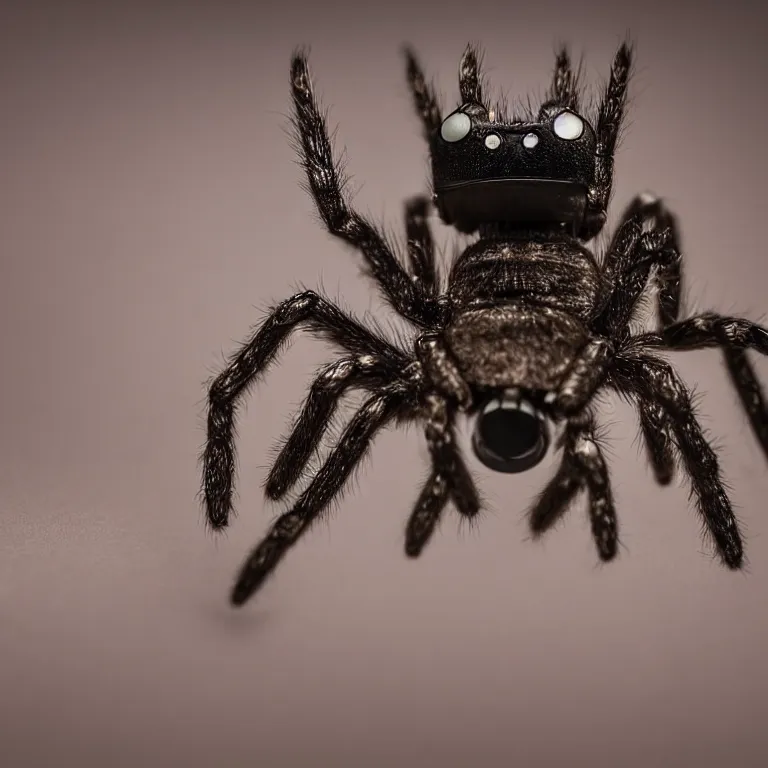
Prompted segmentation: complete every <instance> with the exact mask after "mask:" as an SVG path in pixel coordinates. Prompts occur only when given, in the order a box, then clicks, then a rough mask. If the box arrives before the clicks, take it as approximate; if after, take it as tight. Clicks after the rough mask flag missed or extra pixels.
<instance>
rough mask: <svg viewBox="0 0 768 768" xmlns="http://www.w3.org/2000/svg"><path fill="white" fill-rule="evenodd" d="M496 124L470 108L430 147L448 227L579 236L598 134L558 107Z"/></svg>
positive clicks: (474, 106) (439, 201) (437, 191)
mask: <svg viewBox="0 0 768 768" xmlns="http://www.w3.org/2000/svg"><path fill="white" fill-rule="evenodd" d="M492 118H493V114H492V113H491V114H489V113H488V112H487V111H486V109H485V107H483V106H481V105H478V104H466V105H464V106H462V107H460V108H459V109H458V110H456V111H455V112H452V113H451V114H450V115H448V117H446V118H445V120H444V121H443V123H442V125H441V126H440V130H439V131H438V132H437V133H436V134H435V136H434V137H433V138H432V141H431V142H430V144H431V146H430V149H431V155H432V178H433V185H434V200H435V204H436V206H437V209H438V211H439V212H440V215H441V217H442V218H443V221H445V222H446V223H447V224H452V225H453V226H455V227H456V228H457V229H458V230H460V231H462V232H473V231H474V230H476V229H478V228H479V227H481V226H482V225H484V224H490V223H504V224H509V225H513V226H514V225H520V226H524V227H531V228H534V229H536V228H549V227H557V226H560V225H563V226H565V227H566V228H567V229H568V230H569V231H570V232H573V233H574V234H575V233H577V232H579V231H580V230H581V228H582V225H583V223H584V216H585V214H586V210H587V196H588V194H589V187H590V185H591V183H592V180H593V179H594V175H595V150H596V139H595V132H594V130H593V129H592V127H591V126H590V125H589V123H588V122H587V121H586V119H585V118H584V117H582V116H581V115H579V114H578V113H577V112H575V111H573V110H570V109H565V108H556V107H555V108H548V109H545V110H542V114H541V115H540V119H539V120H538V121H536V122H516V123H508V122H498V121H496V120H495V119H492Z"/></svg>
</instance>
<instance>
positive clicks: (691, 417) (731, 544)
mask: <svg viewBox="0 0 768 768" xmlns="http://www.w3.org/2000/svg"><path fill="white" fill-rule="evenodd" d="M613 379H614V382H615V384H616V386H617V387H619V388H620V390H622V391H623V392H624V393H625V395H629V396H631V395H636V394H640V395H642V396H643V397H645V398H646V399H647V400H653V401H655V402H657V403H659V404H660V405H661V406H662V407H663V408H664V410H665V411H666V415H667V419H668V420H669V422H670V424H671V427H672V430H673V435H674V439H675V443H676V445H677V448H678V450H679V452H680V456H681V458H682V463H683V465H684V467H685V469H686V471H687V473H688V476H689V478H690V481H691V488H692V490H693V496H694V498H695V499H696V506H697V508H698V511H699V514H700V515H701V517H702V519H703V521H704V523H705V525H706V529H707V530H708V531H709V533H710V534H711V535H712V537H713V539H714V541H715V546H716V548H717V551H718V553H719V555H720V558H721V559H722V561H723V562H724V563H725V564H726V565H727V566H728V567H729V568H734V569H736V568H740V567H741V565H742V561H743V557H744V548H743V544H742V540H741V535H740V533H739V526H738V522H737V520H736V517H735V515H734V514H733V509H732V506H731V501H730V499H729V498H728V494H727V492H726V490H725V486H724V484H723V479H722V474H721V471H720V463H719V461H718V458H717V454H716V453H715V451H714V450H713V448H712V447H711V446H710V445H709V443H708V442H707V440H706V439H705V437H704V434H703V432H702V429H701V426H700V425H699V423H698V420H697V419H696V410H695V408H694V406H693V403H692V402H691V395H690V392H689V391H688V389H687V387H686V386H685V384H684V383H683V382H682V380H681V379H680V377H679V375H678V374H677V372H676V371H675V369H674V368H673V367H672V366H671V365H669V363H667V362H666V361H664V360H660V359H657V358H655V357H653V356H651V355H646V354H635V355H632V356H623V355H619V356H617V357H616V360H615V367H614V369H613Z"/></svg>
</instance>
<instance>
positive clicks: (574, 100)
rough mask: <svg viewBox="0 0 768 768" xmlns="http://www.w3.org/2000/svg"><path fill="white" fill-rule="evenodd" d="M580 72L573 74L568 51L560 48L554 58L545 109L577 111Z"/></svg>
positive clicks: (562, 47) (563, 47)
mask: <svg viewBox="0 0 768 768" xmlns="http://www.w3.org/2000/svg"><path fill="white" fill-rule="evenodd" d="M580 74H581V71H580V70H578V71H576V72H574V70H573V67H572V66H571V57H570V55H569V53H568V49H567V48H566V47H565V46H561V47H560V48H559V50H558V51H557V54H556V56H555V69H554V72H553V73H552V84H551V85H550V87H549V91H548V92H547V101H546V103H545V105H544V106H545V107H549V106H559V107H565V108H566V109H572V110H574V111H575V112H578V111H579V101H580V98H579V79H580Z"/></svg>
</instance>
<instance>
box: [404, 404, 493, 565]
mask: <svg viewBox="0 0 768 768" xmlns="http://www.w3.org/2000/svg"><path fill="white" fill-rule="evenodd" d="M425 401H426V403H425V404H426V414H427V415H426V420H427V424H426V427H425V434H426V438H427V446H428V447H429V453H430V456H431V459H432V469H431V472H430V476H429V478H428V480H427V482H426V484H425V485H424V488H423V489H422V491H421V494H420V495H419V498H418V500H417V501H416V506H415V507H414V510H413V512H412V514H411V517H410V519H409V520H408V525H407V527H406V531H405V552H406V554H407V555H408V556H409V557H418V555H420V554H421V551H422V550H423V549H424V546H425V545H426V544H427V542H428V541H429V539H430V538H431V536H432V534H433V532H434V530H435V528H436V527H437V524H438V522H439V520H440V517H441V515H442V512H443V510H444V508H445V505H446V503H447V502H448V498H449V496H450V497H451V498H453V502H454V504H455V505H456V509H457V510H458V512H459V513H460V514H461V515H463V516H464V517H467V518H473V517H475V516H476V515H477V513H478V512H479V510H480V499H479V497H478V493H477V488H476V487H475V483H474V481H473V480H472V476H471V475H470V473H469V470H468V469H467V466H466V464H465V463H464V459H463V457H462V455H461V450H460V448H459V446H458V445H457V444H456V434H455V410H454V409H453V408H451V407H450V405H449V404H448V402H447V400H446V399H445V397H443V396H441V395H438V394H429V395H427V396H426V398H425Z"/></svg>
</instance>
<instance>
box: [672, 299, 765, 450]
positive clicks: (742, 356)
mask: <svg viewBox="0 0 768 768" xmlns="http://www.w3.org/2000/svg"><path fill="white" fill-rule="evenodd" d="M659 336H660V340H661V343H662V344H663V346H664V348H666V349H679V350H689V349H704V348H706V347H721V348H722V349H723V351H724V354H725V358H726V362H727V363H728V370H729V373H730V375H731V380H732V381H733V383H734V385H735V387H736V390H737V392H738V393H739V398H740V399H741V402H742V405H743V407H744V410H745V411H746V412H747V415H748V417H749V421H750V424H751V426H752V430H753V432H754V433H755V436H756V437H757V439H758V441H759V442H760V445H761V447H762V449H763V451H764V452H765V454H766V456H768V408H767V407H766V400H765V394H764V392H763V389H762V387H761V386H760V383H759V382H758V379H757V376H756V374H755V372H754V369H753V368H752V365H751V363H750V362H749V360H748V359H747V356H746V353H747V350H749V349H753V350H756V351H757V352H760V353H761V354H763V355H768V329H766V328H763V327H762V326H760V325H757V324H756V323H753V322H750V321H749V320H745V319H743V318H740V317H729V316H727V315H719V314H717V313H714V312H705V313H703V314H700V315H696V316H694V317H689V318H686V319H685V320H680V321H679V322H677V323H674V324H672V325H669V326H667V327H666V328H664V329H663V330H662V331H661V333H660V334H659Z"/></svg>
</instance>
